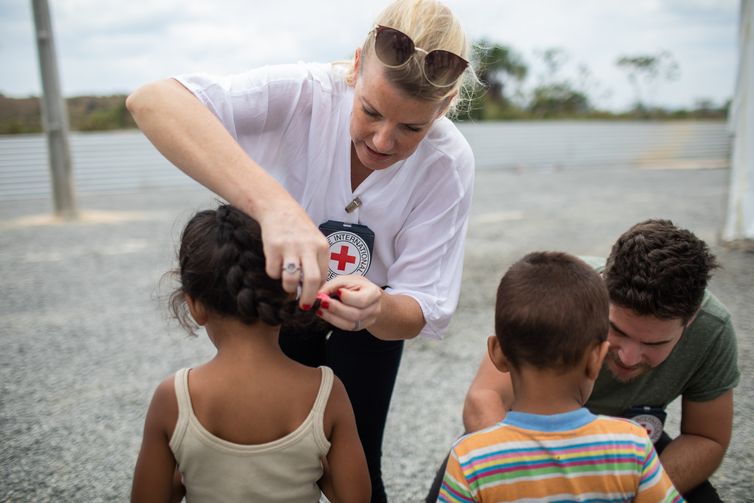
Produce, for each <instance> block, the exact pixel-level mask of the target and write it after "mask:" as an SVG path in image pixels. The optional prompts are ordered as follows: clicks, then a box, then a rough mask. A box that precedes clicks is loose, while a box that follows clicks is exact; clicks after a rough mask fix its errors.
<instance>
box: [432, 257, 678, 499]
mask: <svg viewBox="0 0 754 503" xmlns="http://www.w3.org/2000/svg"><path fill="white" fill-rule="evenodd" d="M608 302H609V300H608V293H607V289H606V287H605V282H604V281H603V280H602V278H601V277H600V276H599V274H598V273H597V272H595V271H594V269H593V268H592V267H590V266H589V265H587V264H586V263H584V262H583V261H581V260H579V259H578V258H576V257H573V256H571V255H568V254H566V253H559V252H537V253H531V254H529V255H527V256H525V257H524V258H523V259H521V260H519V261H518V262H516V263H515V264H513V266H511V268H510V269H509V270H508V272H506V274H505V276H503V278H502V280H501V281H500V285H499V287H498V291H497V304H496V308H495V334H496V335H495V336H491V337H490V338H489V339H488V350H489V354H490V358H491V360H492V361H493V362H494V364H495V366H496V367H497V368H498V369H499V370H500V371H502V372H509V373H510V377H511V381H512V384H513V391H514V395H515V396H514V397H513V398H512V402H511V407H510V410H509V411H508V413H507V414H506V416H505V419H503V420H502V421H501V422H500V423H498V424H496V425H495V426H492V427H490V428H487V429H484V430H481V431H478V432H475V433H471V434H468V435H465V436H463V437H461V438H460V439H459V440H458V441H457V442H456V443H455V444H454V446H453V449H452V451H451V454H450V458H449V460H448V466H447V470H446V472H445V477H444V480H443V483H442V487H441V490H440V497H439V501H442V502H489V501H496V502H497V501H553V502H554V501H558V502H561V501H601V502H619V501H620V502H623V501H637V502H645V501H646V502H658V501H667V502H675V501H683V499H682V498H681V496H680V495H679V494H678V492H677V491H676V489H675V488H674V487H673V484H672V482H671V481H670V479H669V478H668V476H667V474H666V473H665V471H664V470H663V468H662V465H661V464H660V461H659V458H658V457H657V454H656V453H655V450H654V447H653V446H652V442H651V441H650V439H649V438H648V436H647V433H646V431H645V430H644V429H643V428H642V427H641V426H639V425H637V424H634V423H632V422H630V421H628V420H625V419H618V418H611V417H607V416H596V415H594V414H592V413H591V412H589V411H588V410H587V409H586V408H585V407H584V404H585V403H586V401H587V399H588V398H589V395H590V394H591V392H592V388H593V386H594V381H595V379H596V378H597V376H598V374H599V371H600V368H601V367H602V360H603V359H604V357H605V354H606V352H607V349H608V342H607V332H608V327H609V321H608V309H609V307H608Z"/></svg>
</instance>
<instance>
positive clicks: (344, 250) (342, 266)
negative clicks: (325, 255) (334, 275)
mask: <svg viewBox="0 0 754 503" xmlns="http://www.w3.org/2000/svg"><path fill="white" fill-rule="evenodd" d="M330 260H335V261H336V262H337V263H338V270H339V271H345V270H346V264H355V263H356V256H355V255H349V254H348V246H346V245H341V247H340V252H339V253H331V254H330Z"/></svg>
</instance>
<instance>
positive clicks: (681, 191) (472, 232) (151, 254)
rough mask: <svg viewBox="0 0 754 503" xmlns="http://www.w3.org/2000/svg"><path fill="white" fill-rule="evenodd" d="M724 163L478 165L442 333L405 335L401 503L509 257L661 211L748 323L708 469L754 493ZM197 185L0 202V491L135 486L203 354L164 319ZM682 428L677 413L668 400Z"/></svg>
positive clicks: (417, 477)
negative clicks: (694, 245)
mask: <svg viewBox="0 0 754 503" xmlns="http://www.w3.org/2000/svg"><path fill="white" fill-rule="evenodd" d="M728 177H729V172H728V171H727V170H695V171H684V170H652V171H643V170H637V169H634V168H630V167H616V166H612V167H609V168H603V169H596V168H581V169H578V168H573V169H571V168H569V169H561V170H526V169H520V170H480V171H479V172H478V173H477V184H476V195H475V201H474V208H473V215H472V221H471V226H470V229H469V236H468V241H467V247H466V250H467V251H466V267H465V273H464V274H465V275H464V283H463V291H462V296H461V303H460V306H459V309H458V311H457V314H456V316H455V318H454V320H453V322H452V325H451V329H450V333H449V334H448V335H447V337H446V339H445V340H443V341H427V340H415V341H410V342H409V343H408V344H407V345H406V351H405V353H404V360H403V363H402V366H401V370H400V374H399V377H398V383H397V386H396V390H395V395H394V399H393V404H392V408H391V411H390V416H389V419H388V427H387V432H386V441H385V446H384V452H385V454H384V458H383V471H384V476H385V480H386V485H387V490H388V493H389V495H390V497H391V501H395V502H415V501H421V500H423V496H424V495H425V493H426V490H427V488H428V487H429V484H430V481H431V479H432V477H433V475H434V472H435V470H436V468H437V466H438V464H439V462H440V461H441V460H442V459H443V457H444V456H445V454H446V452H447V449H448V447H449V445H450V443H451V442H452V441H453V439H454V438H455V437H456V436H457V435H458V434H459V433H460V432H461V420H460V415H461V407H462V404H463V397H464V393H465V391H466V388H467V387H468V384H469V382H470V380H471V377H472V376H473V374H474V372H475V370H476V367H477V364H478V362H479V360H480V358H481V356H482V355H483V353H484V350H485V346H484V341H485V339H486V337H487V336H488V335H489V334H491V333H492V306H493V298H494V292H495V287H496V284H497V281H498V280H499V277H500V276H501V274H502V273H503V271H504V270H505V268H506V267H507V266H508V265H509V264H510V263H511V262H512V261H514V260H516V259H518V258H519V257H521V256H522V255H523V254H525V253H527V252H529V251H533V250H537V249H560V250H565V251H568V252H571V253H575V254H582V255H606V254H607V253H608V251H609V248H610V245H611V243H612V241H613V240H614V239H615V238H616V237H617V236H618V235H619V234H620V233H621V232H622V231H624V230H625V229H626V228H628V227H629V226H630V225H631V224H633V223H635V222H637V221H639V220H641V219H644V218H649V217H663V218H670V219H672V220H674V221H675V222H676V223H677V224H679V225H681V226H683V227H687V228H690V229H692V230H693V231H694V232H695V233H696V234H697V235H698V236H700V237H701V238H703V239H705V240H707V242H708V243H710V244H711V245H712V247H713V249H714V250H715V252H716V253H717V254H718V258H719V259H720V262H721V263H722V264H723V266H724V268H723V269H722V270H721V271H719V272H718V273H717V274H716V276H715V277H714V279H713V281H712V289H713V291H714V292H715V293H716V294H717V295H718V296H719V298H720V299H721V300H722V301H723V302H724V303H726V304H727V305H728V307H729V308H730V310H731V311H732V313H733V316H734V323H735V326H736V328H737V330H738V337H739V365H740V367H741V370H742V380H741V384H740V385H739V387H738V388H737V390H736V395H735V396H736V398H735V400H736V416H735V425H734V427H735V431H734V440H733V442H732V445H731V447H730V449H729V451H728V454H727V457H726V459H725V461H724V463H723V465H722V467H721V468H720V470H719V471H718V472H717V473H716V474H715V476H714V483H715V485H716V486H717V487H718V489H719V491H720V493H721V495H722V496H723V497H724V498H725V499H726V500H727V501H752V494H754V480H753V477H752V474H753V473H754V457H752V455H751V452H752V450H753V449H754V428H753V427H752V422H751V420H750V418H751V417H752V415H753V413H754V387H753V386H752V379H751V376H752V364H751V361H752V350H753V348H752V346H754V344H753V343H752V334H753V333H754V309H752V306H753V305H754V291H753V290H752V285H754V253H752V252H750V251H746V250H743V249H731V248H726V247H723V246H722V245H721V244H720V243H719V241H718V234H719V231H720V229H721V228H722V226H723V222H724V215H725V204H726V194H727V187H728ZM213 200H214V197H213V196H212V195H211V194H209V193H208V192H206V191H204V190H203V189H195V190H181V191H176V190H173V191H151V192H142V193H131V194H108V195H98V196H87V197H85V198H81V199H80V200H79V204H80V207H81V209H82V212H83V214H84V216H85V218H84V219H83V220H82V221H79V222H74V223H56V222H53V221H51V220H50V219H49V218H47V217H46V216H45V215H48V214H49V212H50V203H49V202H48V201H43V200H29V201H16V202H13V203H8V202H0V277H1V278H2V288H0V341H2V346H1V347H2V350H1V351H0V432H2V449H0V501H122V500H126V499H127V498H128V494H129V490H130V484H131V475H132V470H133V465H134V462H135V459H136V455H137V451H138V447H139V443H140V440H141V428H142V424H143V420H144V414H145V412H146V407H147V404H148V401H149V398H150V396H151V393H152V391H153V389H154V386H156V384H157V383H158V382H159V381H160V380H161V379H162V378H163V377H164V376H166V375H168V374H170V373H172V372H174V371H175V370H176V369H178V368H180V367H183V366H187V365H191V364H195V363H198V362H200V361H202V360H203V359H206V358H208V357H209V356H210V355H211V354H212V351H211V346H210V344H209V342H208V341H207V340H206V337H205V336H203V335H202V336H200V337H199V338H191V337H188V336H187V335H185V333H184V332H182V331H181V330H180V329H179V328H177V327H176V326H175V325H174V324H173V323H171V322H170V321H169V320H168V319H167V314H166V312H167V311H166V308H165V295H166V294H167V293H168V291H169V288H168V285H165V284H163V285H162V286H160V279H161V275H162V274H163V273H164V272H165V271H166V270H168V269H169V268H170V267H171V265H172V258H173V254H174V243H175V239H176V238H177V236H178V233H179V232H180V229H181V227H182V224H183V223H184V222H185V220H186V219H187V218H188V217H189V216H190V215H191V213H192V212H193V211H194V210H196V209H200V208H204V207H207V206H209V205H211V204H212V203H213ZM671 410H672V412H671V424H672V425H674V427H675V428H677V420H678V417H677V416H678V409H677V406H676V407H674V408H672V409H671Z"/></svg>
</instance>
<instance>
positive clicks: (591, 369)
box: [586, 341, 610, 380]
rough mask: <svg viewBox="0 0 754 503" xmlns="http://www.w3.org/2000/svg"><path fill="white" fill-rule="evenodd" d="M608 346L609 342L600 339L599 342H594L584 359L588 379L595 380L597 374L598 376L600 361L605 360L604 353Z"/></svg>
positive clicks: (600, 366)
mask: <svg viewBox="0 0 754 503" xmlns="http://www.w3.org/2000/svg"><path fill="white" fill-rule="evenodd" d="M609 348H610V343H609V342H607V341H602V342H600V343H599V344H595V345H594V346H593V347H592V349H591V351H589V355H588V356H587V360H586V376H587V377H588V378H589V379H592V380H596V379H597V376H599V374H600V369H601V368H602V362H603V361H604V360H605V355H607V350H608V349H609Z"/></svg>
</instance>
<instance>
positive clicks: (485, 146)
mask: <svg viewBox="0 0 754 503" xmlns="http://www.w3.org/2000/svg"><path fill="white" fill-rule="evenodd" d="M459 128H460V129H461V131H462V132H463V133H464V135H465V136H466V138H467V139H468V141H469V143H470V144H471V147H472V149H473V150H474V154H475V156H476V162H477V168H478V169H510V168H528V167H531V168H547V167H569V168H578V167H594V166H599V167H605V168H607V167H610V166H616V165H621V166H636V167H639V168H657V169H673V168H676V169H678V168H685V169H692V168H725V167H728V165H729V156H730V145H731V138H730V134H729V132H728V131H727V128H726V125H725V123H723V122H658V123H651V122H612V121H609V122H592V121H589V122H576V121H574V122H550V121H548V122H503V123H499V122H498V123H489V122H485V123H478V124H469V123H461V124H459ZM70 139H71V151H72V156H73V163H74V166H73V172H74V179H75V185H76V192H77V193H79V194H83V193H92V192H107V191H135V190H144V189H152V188H179V187H189V186H192V185H193V184H194V183H195V182H193V181H192V180H190V179H189V178H188V177H187V176H185V175H184V174H182V173H181V172H180V171H179V170H178V169H176V168H174V167H173V166H171V165H170V163H168V162H167V161H166V160H165V159H164V158H163V157H162V156H161V155H160V154H159V152H157V150H156V149H155V148H154V147H153V146H152V144H151V143H149V141H148V140H147V139H146V138H145V137H144V136H143V135H142V134H141V133H140V132H138V131H135V130H133V131H117V132H105V133H71V136H70ZM50 193H51V192H50V175H49V173H48V160H47V145H46V141H45V137H44V135H22V136H0V201H6V200H19V199H29V198H47V197H50Z"/></svg>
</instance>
